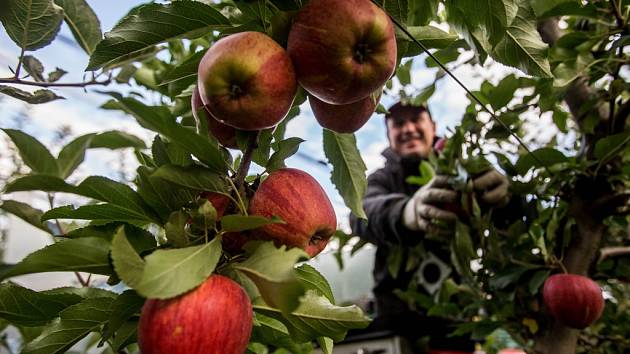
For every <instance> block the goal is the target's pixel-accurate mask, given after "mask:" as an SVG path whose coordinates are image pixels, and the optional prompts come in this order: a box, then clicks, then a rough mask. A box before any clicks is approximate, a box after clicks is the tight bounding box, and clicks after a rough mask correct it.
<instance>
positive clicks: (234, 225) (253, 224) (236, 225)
mask: <svg viewBox="0 0 630 354" xmlns="http://www.w3.org/2000/svg"><path fill="white" fill-rule="evenodd" d="M270 224H285V222H284V221H283V220H281V219H280V218H278V217H272V218H271V219H268V218H266V217H263V216H259V215H236V214H234V215H225V216H224V217H223V218H222V219H221V228H222V229H223V231H225V232H239V231H245V230H252V229H257V228H259V227H261V226H265V225H270Z"/></svg>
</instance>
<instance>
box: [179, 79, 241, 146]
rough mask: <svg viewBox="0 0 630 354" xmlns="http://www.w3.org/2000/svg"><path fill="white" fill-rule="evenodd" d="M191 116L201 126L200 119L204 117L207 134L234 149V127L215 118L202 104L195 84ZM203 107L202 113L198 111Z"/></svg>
mask: <svg viewBox="0 0 630 354" xmlns="http://www.w3.org/2000/svg"><path fill="white" fill-rule="evenodd" d="M191 105H192V111H193V116H194V117H195V121H197V127H200V126H201V122H202V119H205V120H206V122H207V124H208V134H210V135H212V136H213V137H215V138H216V139H217V140H218V141H219V143H220V144H221V145H223V146H225V147H228V148H232V149H236V148H238V146H237V145H236V129H234V128H233V127H230V126H229V125H225V124H223V123H221V122H219V121H218V120H216V119H215V118H214V117H213V116H212V114H211V113H210V111H208V109H207V108H206V107H205V106H204V104H203V102H202V101H201V97H200V96H199V89H198V88H197V86H195V88H194V90H193V95H192V99H191ZM202 107H203V113H201V116H200V111H201V108H202Z"/></svg>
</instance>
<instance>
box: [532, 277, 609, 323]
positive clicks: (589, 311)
mask: <svg viewBox="0 0 630 354" xmlns="http://www.w3.org/2000/svg"><path fill="white" fill-rule="evenodd" d="M543 301H544V304H545V307H546V308H547V310H548V311H549V313H551V315H552V316H553V317H554V318H555V319H556V320H557V321H558V322H560V323H562V324H563V325H565V326H567V327H572V328H577V329H582V328H585V327H588V326H589V325H590V324H591V323H593V322H595V321H596V320H597V319H598V318H599V317H600V316H601V315H602V312H603V311H604V297H603V296H602V289H601V288H600V287H599V285H597V283H595V282H594V281H592V280H591V279H589V278H587V277H584V276H581V275H577V274H555V275H552V276H550V277H549V278H547V280H545V284H544V286H543Z"/></svg>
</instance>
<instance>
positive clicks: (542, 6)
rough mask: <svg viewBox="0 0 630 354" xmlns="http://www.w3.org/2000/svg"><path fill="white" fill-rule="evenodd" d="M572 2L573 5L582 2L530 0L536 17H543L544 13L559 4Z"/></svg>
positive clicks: (570, 0) (579, 4) (578, 4)
mask: <svg viewBox="0 0 630 354" xmlns="http://www.w3.org/2000/svg"><path fill="white" fill-rule="evenodd" d="M565 3H573V4H574V6H575V7H580V6H581V5H582V4H581V3H580V2H579V1H577V0H531V5H532V8H533V9H534V13H535V14H536V17H539V18H541V17H544V15H545V14H546V13H547V12H549V11H551V10H553V9H554V8H556V7H558V6H559V5H561V4H565Z"/></svg>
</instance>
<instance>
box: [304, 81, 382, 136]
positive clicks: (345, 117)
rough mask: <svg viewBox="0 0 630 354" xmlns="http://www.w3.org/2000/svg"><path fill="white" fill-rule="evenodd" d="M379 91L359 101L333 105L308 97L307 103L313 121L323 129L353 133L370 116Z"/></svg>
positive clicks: (374, 108)
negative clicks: (312, 115)
mask: <svg viewBox="0 0 630 354" xmlns="http://www.w3.org/2000/svg"><path fill="white" fill-rule="evenodd" d="M381 92H382V91H381V90H378V92H375V93H373V94H371V95H369V96H368V97H366V98H364V99H361V100H359V101H356V102H353V103H349V104H342V105H333V104H330V103H326V102H324V101H321V100H320V99H318V98H317V97H315V96H313V95H309V97H308V101H309V103H310V104H311V108H312V109H313V114H314V115H315V119H317V121H318V122H319V125H321V126H322V127H324V128H327V129H330V130H332V131H335V132H337V133H354V132H356V131H357V130H359V128H361V127H362V126H363V125H364V124H365V123H366V122H367V121H368V119H370V117H371V116H372V113H374V110H376V106H377V105H378V102H379V100H380V99H381Z"/></svg>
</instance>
